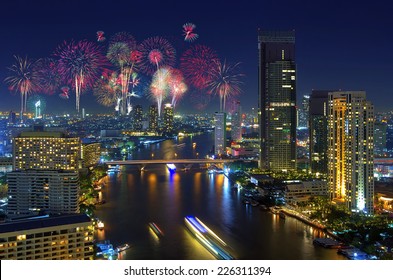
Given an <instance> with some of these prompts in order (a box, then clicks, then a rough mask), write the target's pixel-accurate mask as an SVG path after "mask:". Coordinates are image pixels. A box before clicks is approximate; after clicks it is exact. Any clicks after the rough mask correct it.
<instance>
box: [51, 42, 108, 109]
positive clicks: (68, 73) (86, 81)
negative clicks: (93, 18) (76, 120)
mask: <svg viewBox="0 0 393 280" xmlns="http://www.w3.org/2000/svg"><path fill="white" fill-rule="evenodd" d="M54 55H55V56H56V57H58V71H59V73H60V75H61V76H62V77H63V78H64V81H65V82H66V83H67V84H73V86H74V88H75V94H76V110H77V112H78V113H79V101H80V95H81V93H82V90H83V89H86V88H90V87H92V86H93V85H94V82H95V81H96V80H97V79H98V78H99V77H100V73H101V70H102V69H103V68H104V67H105V66H107V59H106V57H105V56H104V55H103V54H102V49H101V47H99V46H98V45H96V44H94V43H92V42H88V41H86V40H82V41H78V42H74V41H71V42H70V43H67V42H64V43H63V44H62V45H60V46H59V47H58V48H57V49H56V51H55V53H54Z"/></svg>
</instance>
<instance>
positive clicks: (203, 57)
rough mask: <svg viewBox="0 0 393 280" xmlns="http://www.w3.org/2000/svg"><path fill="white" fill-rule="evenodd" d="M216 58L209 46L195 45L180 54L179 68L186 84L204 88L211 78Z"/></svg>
mask: <svg viewBox="0 0 393 280" xmlns="http://www.w3.org/2000/svg"><path fill="white" fill-rule="evenodd" d="M218 60H219V59H218V56H217V54H216V52H215V51H214V50H212V49H211V48H209V47H207V46H204V45H195V46H192V47H191V48H189V49H188V50H186V51H185V52H184V53H183V55H182V56H181V58H180V69H181V70H182V72H183V73H184V76H185V78H186V81H187V82H188V84H191V85H193V86H194V87H195V88H197V89H205V88H206V87H207V85H208V84H209V82H211V80H212V71H213V68H214V67H215V65H216V63H217V61H218Z"/></svg>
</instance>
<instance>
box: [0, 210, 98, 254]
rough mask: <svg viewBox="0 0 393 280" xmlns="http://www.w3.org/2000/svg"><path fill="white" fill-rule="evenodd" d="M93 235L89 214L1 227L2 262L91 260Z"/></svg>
mask: <svg viewBox="0 0 393 280" xmlns="http://www.w3.org/2000/svg"><path fill="white" fill-rule="evenodd" d="M93 231H94V228H93V223H92V221H91V219H90V218H89V217H88V216H87V215H86V214H76V215H69V216H68V215H67V216H58V217H42V218H35V219H24V220H20V221H14V222H9V223H4V224H0V259H1V260H92V259H94V248H93V246H94V245H93V239H94V236H93Z"/></svg>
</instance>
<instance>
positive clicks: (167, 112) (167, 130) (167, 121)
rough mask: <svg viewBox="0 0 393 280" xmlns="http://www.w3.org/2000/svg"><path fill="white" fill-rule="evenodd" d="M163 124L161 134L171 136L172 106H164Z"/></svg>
mask: <svg viewBox="0 0 393 280" xmlns="http://www.w3.org/2000/svg"><path fill="white" fill-rule="evenodd" d="M163 118H164V123H163V126H162V134H163V135H167V136H171V135H172V134H173V132H174V128H173V106H172V104H170V103H167V104H165V105H164V113H163Z"/></svg>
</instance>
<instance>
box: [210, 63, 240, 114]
mask: <svg viewBox="0 0 393 280" xmlns="http://www.w3.org/2000/svg"><path fill="white" fill-rule="evenodd" d="M239 65H240V63H236V64H227V63H226V61H224V63H221V62H220V61H217V62H216V63H215V67H214V68H213V71H211V74H212V80H211V81H210V82H209V83H208V88H209V90H210V91H211V92H212V93H215V94H218V95H219V97H220V110H221V112H225V104H226V100H227V98H228V97H229V96H234V95H238V94H239V93H240V92H241V89H240V85H241V84H242V81H241V78H242V77H243V76H244V74H241V73H238V67H239Z"/></svg>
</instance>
